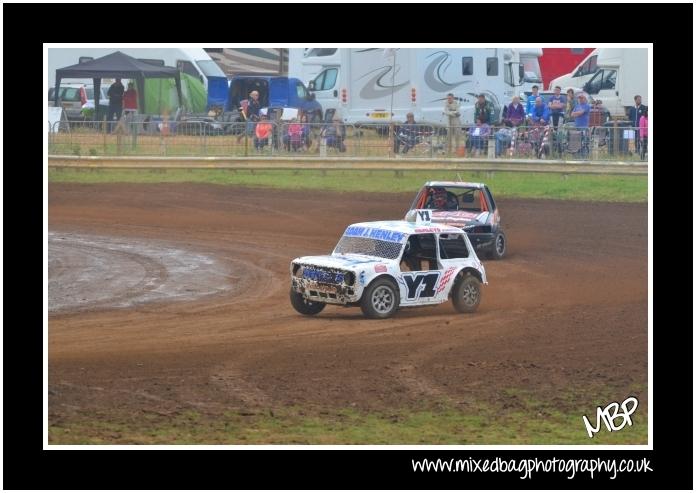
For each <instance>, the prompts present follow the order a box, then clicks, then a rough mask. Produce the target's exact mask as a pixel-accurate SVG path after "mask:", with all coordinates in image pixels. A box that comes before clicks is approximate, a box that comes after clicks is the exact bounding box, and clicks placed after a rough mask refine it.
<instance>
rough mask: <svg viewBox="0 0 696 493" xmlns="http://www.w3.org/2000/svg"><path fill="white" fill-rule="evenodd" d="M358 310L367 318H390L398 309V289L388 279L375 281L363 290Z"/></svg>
mask: <svg viewBox="0 0 696 493" xmlns="http://www.w3.org/2000/svg"><path fill="white" fill-rule="evenodd" d="M360 308H361V310H362V312H363V314H364V315H365V316H366V317H368V318H389V317H391V316H392V315H394V313H396V310H397V309H398V308H399V288H398V287H397V285H396V284H395V283H394V281H392V280H390V279H387V278H381V279H377V280H376V281H374V282H373V283H372V284H370V285H369V286H368V287H367V288H366V289H365V292H364V293H363V296H362V300H361V301H360Z"/></svg>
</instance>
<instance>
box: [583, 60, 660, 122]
mask: <svg viewBox="0 0 696 493" xmlns="http://www.w3.org/2000/svg"><path fill="white" fill-rule="evenodd" d="M583 90H584V91H585V92H587V93H588V94H589V95H590V97H591V98H592V99H599V100H600V101H602V106H604V108H606V109H607V110H608V111H609V113H610V115H611V116H612V117H613V118H624V117H625V116H626V114H627V111H628V108H630V107H631V106H634V105H635V102H634V100H633V98H634V97H635V96H636V95H640V96H641V98H642V100H643V104H644V105H646V106H648V105H649V104H650V102H649V100H648V49H647V48H602V50H601V51H600V53H599V56H598V57H597V72H596V73H595V74H594V76H593V77H592V79H590V80H589V81H588V82H587V83H586V84H585V85H584V86H583Z"/></svg>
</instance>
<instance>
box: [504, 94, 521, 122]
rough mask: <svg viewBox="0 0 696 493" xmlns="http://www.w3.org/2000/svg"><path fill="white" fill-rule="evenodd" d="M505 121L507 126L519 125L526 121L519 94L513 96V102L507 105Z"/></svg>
mask: <svg viewBox="0 0 696 493" xmlns="http://www.w3.org/2000/svg"><path fill="white" fill-rule="evenodd" d="M503 123H504V124H505V126H506V127H519V126H520V125H522V124H523V123H524V108H523V107H522V105H521V104H520V98H519V96H515V97H513V98H512V102H511V103H510V104H509V105H508V106H506V107H505V110H504V115H503Z"/></svg>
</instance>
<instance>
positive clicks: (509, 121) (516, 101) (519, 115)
mask: <svg viewBox="0 0 696 493" xmlns="http://www.w3.org/2000/svg"><path fill="white" fill-rule="evenodd" d="M524 118H525V111H524V107H523V106H522V104H521V103H520V98H519V97H518V96H515V97H513V98H512V103H510V104H509V105H507V106H506V107H505V109H504V111H503V124H504V125H505V126H506V127H512V128H513V130H510V129H509V128H501V129H500V130H498V131H497V132H496V134H495V157H499V156H500V155H501V154H502V152H503V149H507V148H508V147H509V146H510V143H511V142H512V132H513V131H515V130H516V129H517V127H519V126H521V125H523V124H524Z"/></svg>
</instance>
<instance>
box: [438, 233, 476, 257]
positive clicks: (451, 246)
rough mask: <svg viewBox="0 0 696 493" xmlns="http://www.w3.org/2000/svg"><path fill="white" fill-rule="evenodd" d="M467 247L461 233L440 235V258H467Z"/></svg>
mask: <svg viewBox="0 0 696 493" xmlns="http://www.w3.org/2000/svg"><path fill="white" fill-rule="evenodd" d="M468 257H469V249H468V248H467V247H466V241H465V240H464V238H463V237H462V235H458V234H443V235H440V258H441V259H445V260H447V259H452V258H468Z"/></svg>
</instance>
